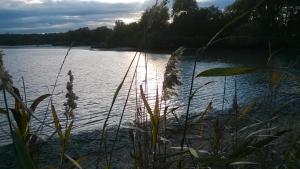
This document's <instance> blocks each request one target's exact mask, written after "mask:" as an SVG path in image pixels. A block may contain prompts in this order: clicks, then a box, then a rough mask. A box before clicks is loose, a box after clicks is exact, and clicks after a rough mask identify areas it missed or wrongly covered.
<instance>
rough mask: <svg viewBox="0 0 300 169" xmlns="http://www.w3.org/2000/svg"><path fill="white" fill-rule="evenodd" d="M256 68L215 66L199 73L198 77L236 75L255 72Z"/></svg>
mask: <svg viewBox="0 0 300 169" xmlns="http://www.w3.org/2000/svg"><path fill="white" fill-rule="evenodd" d="M256 70H257V68H253V67H229V68H213V69H208V70H205V71H203V72H201V73H199V74H198V75H197V76H196V77H211V76H234V75H241V74H248V73H253V72H255V71H256Z"/></svg>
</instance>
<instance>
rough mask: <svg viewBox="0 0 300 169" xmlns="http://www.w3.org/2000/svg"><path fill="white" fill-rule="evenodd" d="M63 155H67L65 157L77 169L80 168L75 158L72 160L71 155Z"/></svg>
mask: <svg viewBox="0 0 300 169" xmlns="http://www.w3.org/2000/svg"><path fill="white" fill-rule="evenodd" d="M65 157H67V159H68V160H70V161H71V162H72V163H73V164H74V165H75V166H76V167H77V168H78V169H82V167H81V166H80V164H79V163H78V162H77V161H76V160H74V159H73V158H72V157H70V156H68V155H67V154H65Z"/></svg>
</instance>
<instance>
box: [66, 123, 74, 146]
mask: <svg viewBox="0 0 300 169" xmlns="http://www.w3.org/2000/svg"><path fill="white" fill-rule="evenodd" d="M73 123H74V120H72V121H71V123H70V125H69V126H68V128H67V130H66V134H65V144H68V142H69V139H70V136H71V131H72V127H73Z"/></svg>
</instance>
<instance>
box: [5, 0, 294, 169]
mask: <svg viewBox="0 0 300 169" xmlns="http://www.w3.org/2000/svg"><path fill="white" fill-rule="evenodd" d="M261 2H262V1H261ZM156 5H159V4H156ZM258 5H259V4H258ZM248 12H249V11H246V12H245V13H244V14H242V15H241V16H240V17H238V18H236V19H235V20H233V21H232V22H230V23H228V24H227V25H225V26H224V27H223V28H222V29H221V30H220V31H219V32H217V33H216V35H215V36H214V37H213V38H212V39H211V40H210V41H209V42H208V43H207V45H206V46H204V47H202V48H199V50H198V51H197V55H196V58H195V60H194V65H193V67H192V69H193V72H192V74H191V84H190V90H189V97H188V99H187V100H186V102H187V107H186V108H187V109H186V113H185V114H183V115H182V116H181V117H177V116H176V114H175V113H174V112H175V111H177V110H178V107H172V106H171V105H172V104H170V105H168V102H167V101H168V99H169V98H171V97H176V89H175V88H176V87H175V86H177V85H180V83H181V82H180V81H179V79H180V78H178V70H177V66H178V64H179V63H178V58H179V57H180V56H181V55H182V53H183V50H184V49H183V48H179V49H178V50H177V51H175V52H174V53H173V54H172V55H171V57H170V60H169V62H168V64H167V67H166V71H165V75H164V76H165V77H164V82H163V90H162V91H163V92H162V93H159V92H158V91H159V90H158V88H157V89H156V96H155V103H154V105H151V104H150V103H149V96H148V94H147V93H148V87H147V78H148V77H147V73H148V71H147V69H148V66H147V64H148V62H147V48H145V51H144V52H136V54H135V56H134V57H133V59H132V61H131V63H130V65H129V66H128V69H127V71H126V72H125V75H124V77H123V78H122V79H121V82H120V84H119V86H118V87H117V89H116V92H115V93H114V97H113V99H112V102H111V105H110V109H109V111H108V114H107V117H106V118H105V121H104V122H103V123H101V124H99V125H101V126H102V129H99V131H98V135H97V136H98V142H97V141H96V142H93V143H95V144H94V149H95V148H96V151H95V152H93V153H94V154H93V155H91V156H93V157H95V158H94V159H93V160H91V161H88V160H85V159H86V158H85V155H82V156H79V157H78V156H77V157H72V156H71V155H69V154H68V150H69V149H70V147H72V138H71V137H72V129H73V123H74V121H75V119H74V116H75V115H74V114H73V113H74V112H73V110H74V109H76V100H77V98H78V97H77V96H76V94H75V93H74V92H73V90H72V89H73V81H74V77H73V75H72V72H71V71H70V72H69V74H68V75H69V82H67V87H66V89H67V95H66V102H65V103H64V106H65V112H63V113H64V115H65V118H66V119H67V120H66V123H65V124H63V123H62V122H61V119H59V117H60V116H59V113H58V112H56V109H55V106H54V105H53V104H52V94H53V92H54V90H55V87H54V88H53V90H52V93H50V94H44V95H41V96H40V97H38V98H37V99H36V100H35V101H34V102H33V104H32V105H31V106H30V107H27V104H28V103H27V101H26V97H25V98H24V100H22V99H21V95H20V92H19V90H18V89H17V88H15V87H13V83H12V81H11V79H10V76H9V74H8V73H7V71H6V70H5V68H4V65H3V62H2V59H1V63H2V64H1V74H0V75H1V81H2V85H1V89H2V91H3V96H4V101H5V108H1V109H0V110H1V111H0V112H1V113H2V114H5V115H6V117H7V120H8V122H9V125H8V127H9V128H10V135H11V137H12V140H13V145H14V153H15V157H16V158H17V164H18V167H19V168H26V169H33V168H47V167H49V166H39V165H38V164H39V161H36V160H35V158H34V157H35V155H36V152H35V151H36V150H34V147H35V146H36V145H38V143H37V142H36V140H37V138H38V137H39V135H38V132H34V131H33V130H32V128H31V125H30V123H31V118H36V117H35V116H34V112H35V109H36V107H37V106H38V104H39V103H40V102H42V101H44V100H45V99H47V98H49V107H50V109H51V114H52V118H53V124H51V125H48V124H45V120H38V123H40V125H41V126H44V125H48V126H50V127H51V128H53V134H52V135H53V136H54V135H57V137H54V139H58V143H59V146H60V150H59V152H56V154H58V155H59V156H60V158H59V162H58V163H57V164H56V163H54V162H53V163H51V162H50V163H51V165H50V166H52V168H60V169H62V168H107V169H110V168H114V166H118V161H117V160H116V159H115V155H114V154H117V153H116V152H118V153H119V152H120V151H118V149H117V145H118V141H119V137H120V134H124V133H126V132H125V131H128V135H127V137H126V138H128V139H129V140H130V142H129V143H128V145H125V146H126V148H125V149H126V150H128V151H130V152H129V153H127V154H121V155H122V156H124V158H125V157H130V159H131V160H130V161H128V163H129V164H128V166H130V168H134V169H148V168H152V169H165V168H179V169H181V168H182V169H183V168H213V169H223V168H224V169H235V168H241V169H243V168H245V169H250V168H251V169H252V168H253V169H254V168H257V169H265V168H270V169H273V168H291V169H294V168H295V169H296V168H300V161H299V160H300V147H299V141H300V131H299V129H298V128H299V126H298V125H297V121H296V118H293V117H295V116H297V115H294V114H290V113H289V112H288V109H286V108H287V107H288V106H290V104H292V103H294V100H287V101H286V102H283V103H277V102H275V100H276V99H275V97H276V92H278V90H279V87H280V85H279V84H280V83H281V82H282V81H283V80H285V78H286V77H288V76H289V74H285V72H286V71H285V70H284V71H282V68H280V69H277V68H273V67H271V65H270V61H271V60H272V56H273V53H274V52H272V50H271V45H269V46H270V47H269V49H270V50H269V56H266V58H267V59H266V60H267V62H266V65H265V66H264V67H259V68H257V67H230V68H228V67H225V68H214V69H209V70H205V71H203V72H196V67H197V61H198V59H199V57H200V56H202V55H203V54H204V53H205V51H206V49H207V48H208V47H210V46H211V45H213V44H215V43H217V42H219V41H221V40H222V39H226V38H222V37H221V38H219V39H218V37H219V36H220V35H221V33H222V32H223V31H224V30H225V29H227V28H229V27H230V26H232V25H233V24H234V23H235V22H237V21H238V20H239V19H241V18H242V17H243V16H245V15H246V14H248ZM150 23H151V22H150ZM145 27H146V26H145ZM145 36H146V35H145ZM144 39H146V38H144ZM144 43H145V47H146V46H147V45H146V42H144ZM70 50H71V48H69V49H68V51H67V54H66V56H65V57H64V60H63V63H62V65H61V67H60V68H59V72H58V75H57V77H58V76H59V75H60V73H61V70H62V67H63V65H64V63H65V61H66V58H67V56H68V54H69V51H70ZM276 52H277V51H276ZM142 54H145V63H144V67H145V72H146V73H145V83H144V84H138V82H137V75H138V73H139V72H138V71H137V67H138V65H139V64H140V57H141V55H142ZM1 56H2V55H1ZM136 58H137V59H136ZM135 60H137V61H136V62H135ZM131 69H133V72H134V74H133V76H132V77H131V81H130V87H129V89H128V91H127V96H126V100H125V103H124V106H123V109H122V111H121V113H120V119H119V122H118V124H117V126H116V129H115V130H113V134H110V133H109V132H107V130H110V129H108V128H107V124H108V122H109V120H110V117H111V112H112V110H113V106H114V103H115V101H116V99H117V98H118V95H119V92H120V91H121V90H124V89H123V84H124V82H125V80H126V79H127V78H128V73H129V71H130V70H131ZM256 71H260V72H265V73H266V74H268V76H266V81H268V84H269V86H268V89H269V97H268V100H267V101H266V102H267V104H266V103H265V102H257V101H255V102H250V103H248V104H246V105H245V106H241V105H239V104H238V102H239V101H238V99H237V98H238V97H237V95H238V94H239V93H238V91H237V83H236V82H235V92H234V97H233V98H232V99H233V104H232V109H231V110H230V112H229V114H226V115H224V114H223V113H222V114H218V115H217V116H208V114H212V113H216V112H214V111H213V108H212V103H213V102H212V101H210V102H209V104H208V105H207V107H206V109H205V110H204V111H203V112H199V113H198V114H196V115H194V116H191V115H190V107H191V105H192V100H193V99H194V96H195V94H196V93H198V92H199V89H200V88H202V87H204V86H208V85H210V84H211V83H213V81H211V82H208V83H206V84H204V85H203V86H200V87H198V88H196V87H195V86H194V85H195V84H194V83H195V81H194V80H195V78H206V77H214V76H224V77H225V79H226V78H228V77H229V76H230V77H235V76H242V75H243V74H249V73H253V72H256ZM57 79H58V78H56V81H55V84H57ZM134 84H135V85H134ZM23 85H24V88H23V91H24V94H25V96H26V90H25V83H24V79H23ZM74 85H76V83H75V84H74ZM54 86H56V85H54ZM134 91H135V98H134V99H135V101H136V108H135V110H136V111H135V112H133V113H135V119H134V121H133V123H132V124H131V126H126V127H124V128H122V122H123V116H124V113H125V110H126V107H127V101H128V100H129V99H130V96H131V95H130V93H131V92H134ZM7 93H9V94H10V95H12V96H13V97H14V98H15V101H14V102H15V107H14V108H9V106H8V103H7V96H6V95H7ZM225 93H226V82H225V84H224V95H225ZM223 100H224V98H223ZM224 101H225V100H224ZM224 101H223V102H224ZM270 105H271V106H272V107H271V108H268V109H265V107H266V106H270ZM261 107H263V109H262V108H261ZM46 113H47V112H46ZM261 114H265V115H267V116H261V117H260V115H261ZM285 114H287V115H285ZM45 116H46V115H45ZM172 116H174V117H172ZM148 118H149V120H148ZM42 128H43V127H39V130H42ZM39 130H38V131H39ZM110 137H112V138H113V139H112V141H110V140H109V138H110ZM97 143H98V144H97ZM46 144H47V143H46ZM79 144H80V143H79ZM82 145H84V144H82ZM82 145H80V146H82ZM67 161H68V162H69V163H67ZM119 167H120V166H119Z"/></svg>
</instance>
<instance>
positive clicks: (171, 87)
mask: <svg viewBox="0 0 300 169" xmlns="http://www.w3.org/2000/svg"><path fill="white" fill-rule="evenodd" d="M183 52H184V48H183V47H180V48H178V49H177V50H176V51H175V52H174V53H172V55H171V57H170V58H169V60H168V63H167V66H166V69H165V74H164V82H163V95H162V97H163V99H164V100H166V99H169V98H170V97H171V96H176V95H177V92H176V91H175V86H178V85H181V82H180V80H179V78H178V72H179V70H178V69H177V64H178V58H179V57H180V56H182V54H183Z"/></svg>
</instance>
